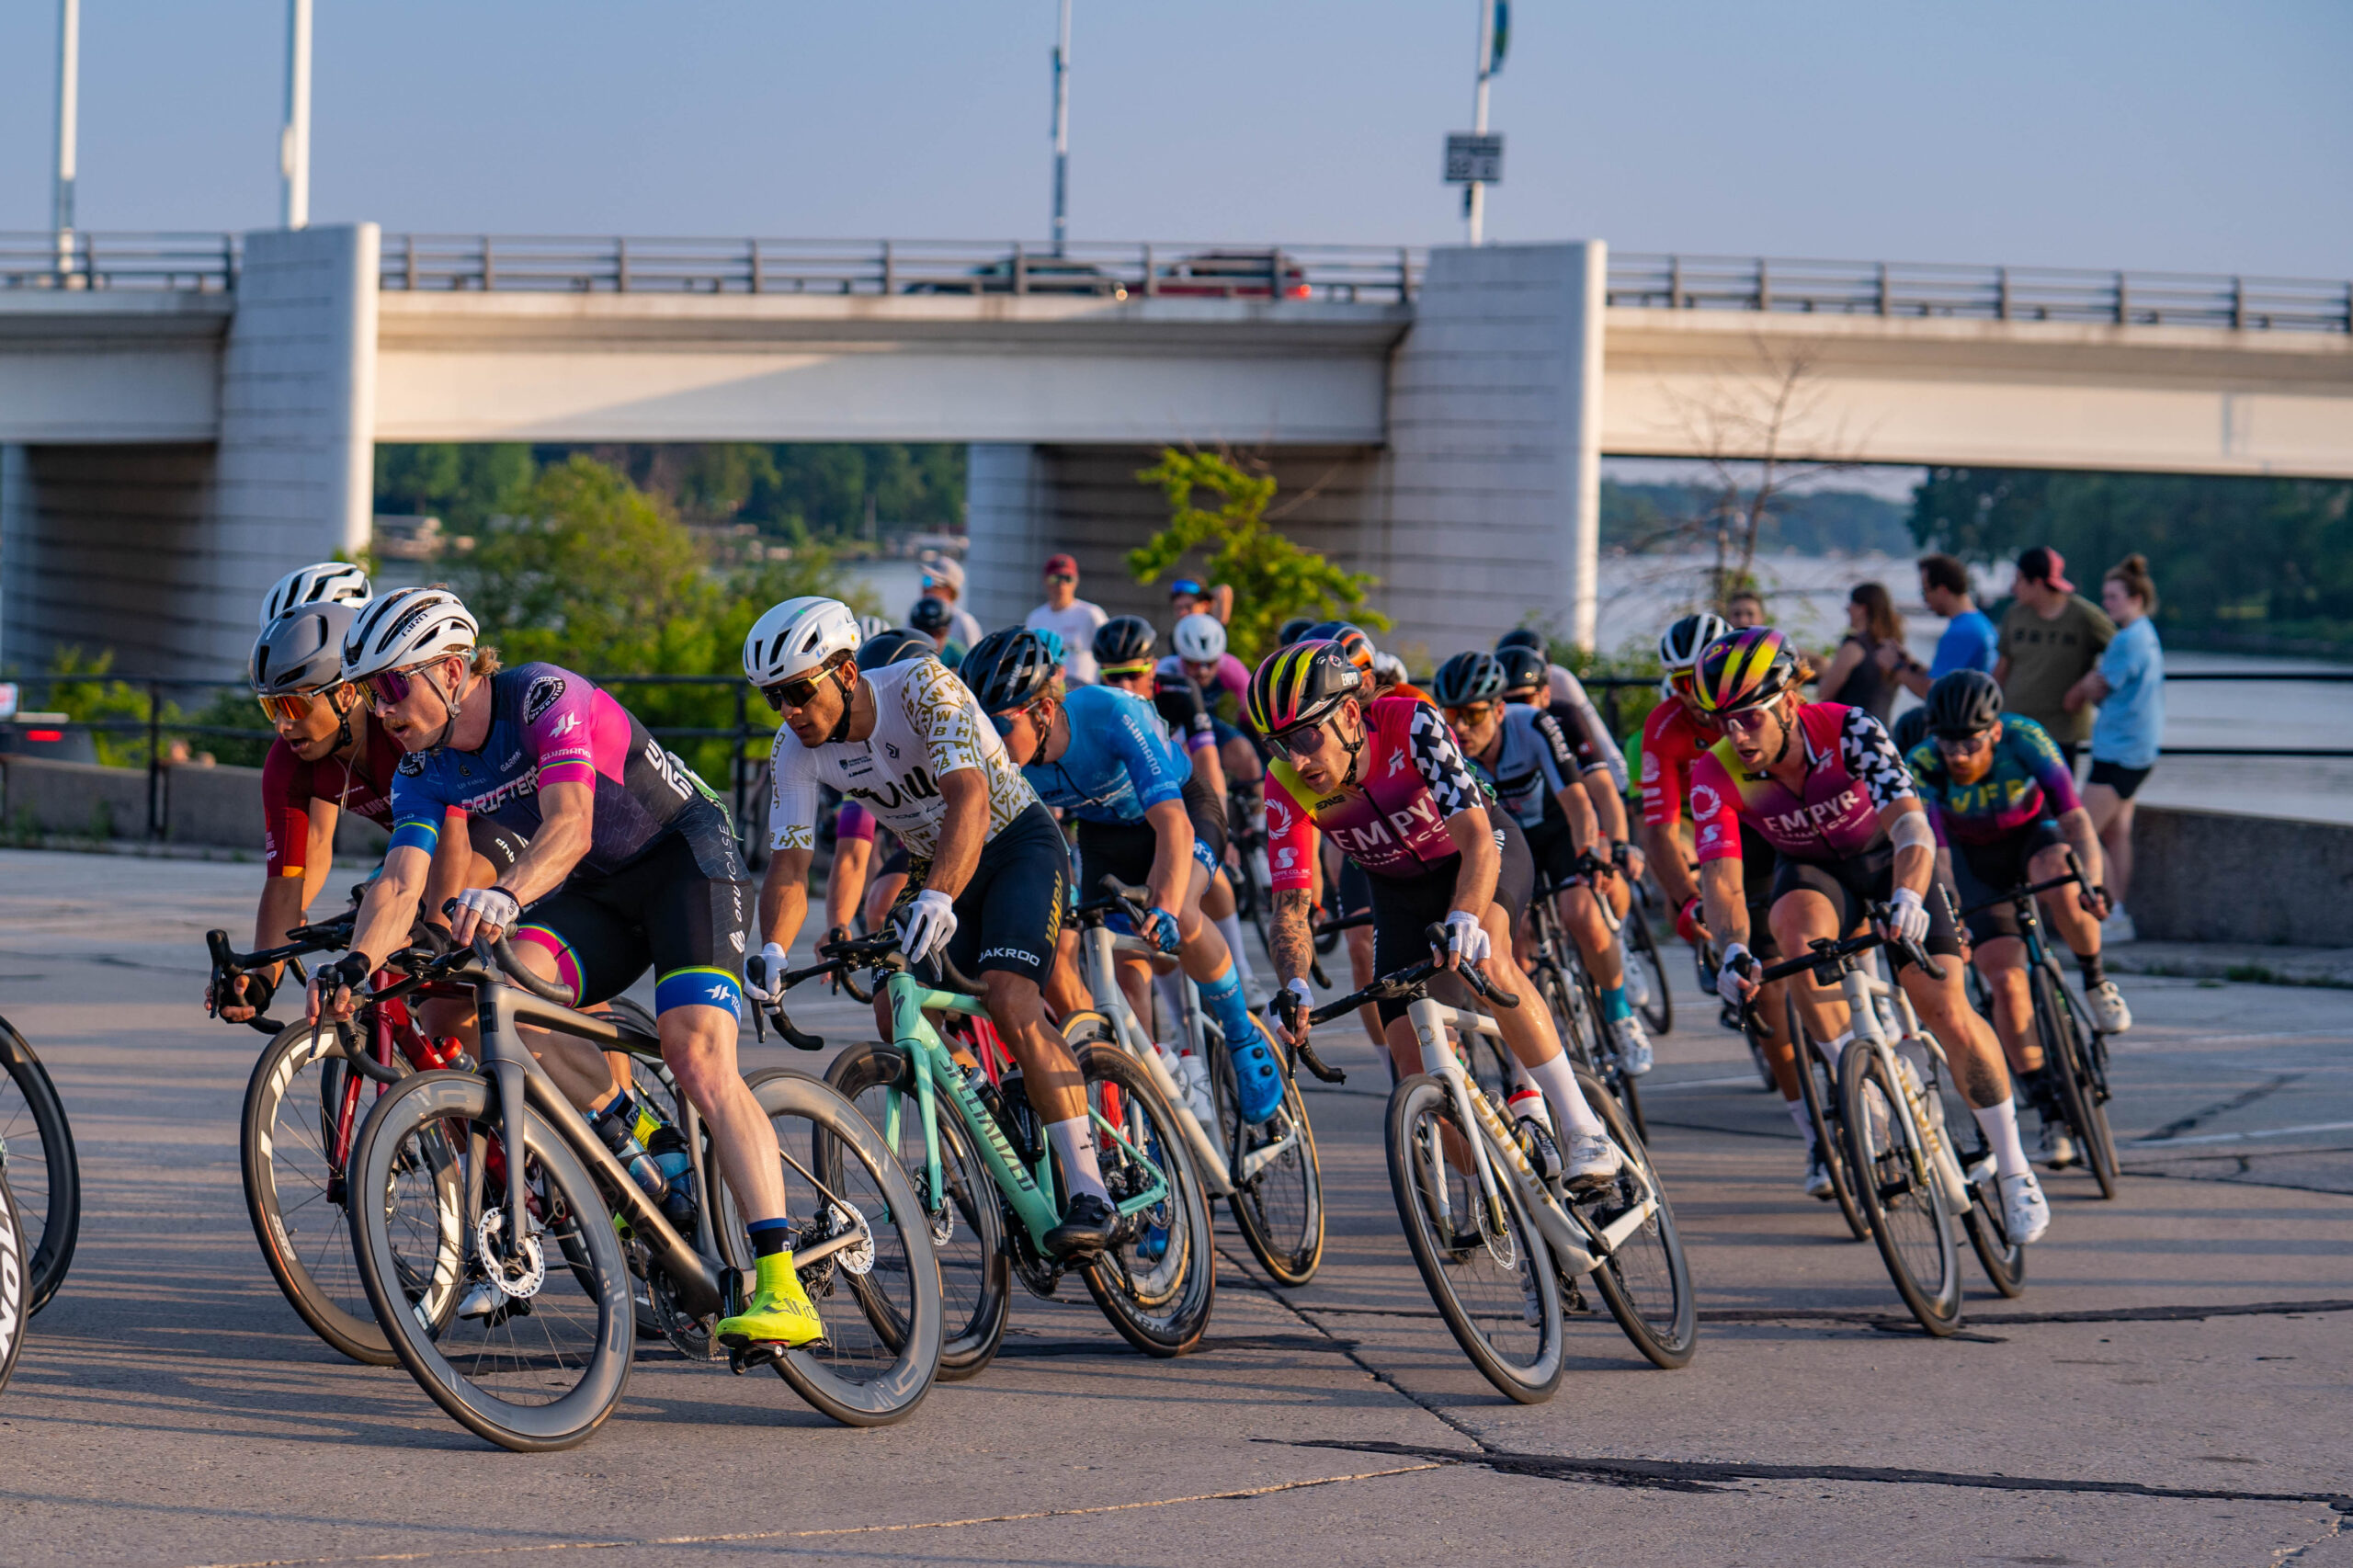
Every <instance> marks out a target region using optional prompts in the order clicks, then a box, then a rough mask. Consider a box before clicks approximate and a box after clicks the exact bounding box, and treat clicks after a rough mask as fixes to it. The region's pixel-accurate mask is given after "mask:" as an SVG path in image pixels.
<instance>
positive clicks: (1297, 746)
mask: <svg viewBox="0 0 2353 1568" xmlns="http://www.w3.org/2000/svg"><path fill="white" fill-rule="evenodd" d="M1328 738H1329V737H1328V736H1327V735H1326V734H1325V733H1324V722H1323V721H1322V720H1320V719H1319V720H1317V721H1316V722H1313V723H1312V724H1297V725H1293V726H1292V727H1291V728H1290V729H1288V730H1278V731H1276V732H1275V733H1273V734H1271V735H1268V736H1267V749H1268V750H1269V751H1271V752H1273V753H1274V754H1275V755H1276V756H1280V757H1287V758H1291V759H1294V760H1295V759H1297V758H1299V757H1302V756H1314V755H1315V754H1316V753H1317V752H1319V751H1322V750H1323V749H1324V741H1325V740H1326V739H1328Z"/></svg>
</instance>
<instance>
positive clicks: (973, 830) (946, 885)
mask: <svg viewBox="0 0 2353 1568" xmlns="http://www.w3.org/2000/svg"><path fill="white" fill-rule="evenodd" d="M939 793H940V798H941V799H942V800H944V801H947V803H948V811H947V814H946V815H944V816H943V817H941V818H940V822H939V847H938V849H936V850H934V851H933V852H932V857H931V869H930V870H929V871H928V872H926V874H925V876H924V880H923V885H924V891H925V892H941V893H946V894H947V895H948V896H949V898H950V899H954V898H955V897H956V896H957V895H958V894H959V893H961V892H963V891H964V884H965V883H967V882H969V881H972V872H973V870H974V869H976V868H978V867H979V865H980V863H981V845H982V843H983V841H984V840H986V839H987V837H988V833H989V786H988V780H987V779H985V778H982V777H981V770H980V769H979V768H977V767H960V768H958V769H957V770H956V771H955V772H953V773H943V774H941V775H940V777H939Z"/></svg>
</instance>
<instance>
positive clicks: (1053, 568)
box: [1021, 555, 1111, 686]
mask: <svg viewBox="0 0 2353 1568" xmlns="http://www.w3.org/2000/svg"><path fill="white" fill-rule="evenodd" d="M1108 619H1111V618H1110V617H1109V616H1108V615H1106V614H1104V613H1103V607H1102V606H1101V605H1091V604H1088V603H1087V602H1086V600H1085V599H1082V598H1080V597H1078V562H1075V561H1074V560H1072V559H1071V558H1070V557H1069V556H1067V555H1050V556H1048V557H1046V602H1045V603H1044V604H1041V605H1040V606H1039V607H1038V608H1036V609H1033V610H1031V611H1030V612H1029V617H1028V619H1025V620H1023V621H1022V623H1021V624H1022V625H1023V626H1025V627H1027V628H1029V630H1030V631H1051V632H1053V633H1055V634H1056V635H1057V636H1059V637H1061V638H1062V640H1063V679H1064V680H1066V681H1069V682H1071V683H1072V684H1074V685H1078V686H1092V685H1094V684H1095V682H1096V680H1097V678H1098V672H1097V668H1096V664H1095V629H1096V628H1097V627H1098V626H1100V625H1102V624H1103V623H1104V622H1105V621H1107V620H1108Z"/></svg>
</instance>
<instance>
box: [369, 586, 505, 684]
mask: <svg viewBox="0 0 2353 1568" xmlns="http://www.w3.org/2000/svg"><path fill="white" fill-rule="evenodd" d="M481 636H482V628H481V627H480V626H479V625H477V624H475V621H474V618H473V614H472V611H470V610H468V609H467V608H466V607H465V606H464V605H463V604H462V603H460V601H459V598H458V596H457V595H455V594H453V593H451V592H450V591H449V589H447V588H401V589H397V590H395V591H394V592H392V593H389V594H386V595H385V596H384V597H382V598H381V599H370V600H369V601H368V604H367V606H366V608H362V609H361V610H360V612H359V618H358V619H357V620H354V621H353V622H352V623H351V630H350V631H347V632H346V633H345V634H344V639H343V678H344V679H346V680H355V681H356V680H366V679H367V678H368V677H369V676H372V675H381V674H382V673H383V672H384V671H386V670H399V669H406V668H407V667H408V666H410V665H421V664H423V663H425V662H426V660H427V659H436V658H439V657H440V656H441V655H442V654H444V653H472V651H473V647H474V644H475V642H477V641H479V640H480V638H481Z"/></svg>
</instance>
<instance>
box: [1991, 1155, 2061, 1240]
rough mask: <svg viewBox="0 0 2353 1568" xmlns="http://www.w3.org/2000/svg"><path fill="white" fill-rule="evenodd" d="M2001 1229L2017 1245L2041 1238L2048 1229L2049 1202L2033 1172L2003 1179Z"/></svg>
mask: <svg viewBox="0 0 2353 1568" xmlns="http://www.w3.org/2000/svg"><path fill="white" fill-rule="evenodd" d="M2002 1228H2003V1229H2004V1230H2006V1231H2007V1232H2008V1233H2009V1234H2010V1240H2012V1241H2014V1242H2017V1243H2018V1244H2020V1245H2024V1244H2028V1243H2029V1242H2039V1241H2040V1240H2041V1239H2042V1233H2044V1232H2045V1231H2048V1230H2049V1229H2051V1205H2050V1203H2049V1202H2047V1201H2046V1200H2045V1199H2043V1196H2042V1184H2041V1183H2040V1182H2039V1181H2037V1180H2035V1179H2034V1173H2033V1172H2032V1171H2023V1172H2021V1173H2019V1174H2018V1175H2017V1176H2004V1177H2003V1178H2002Z"/></svg>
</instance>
